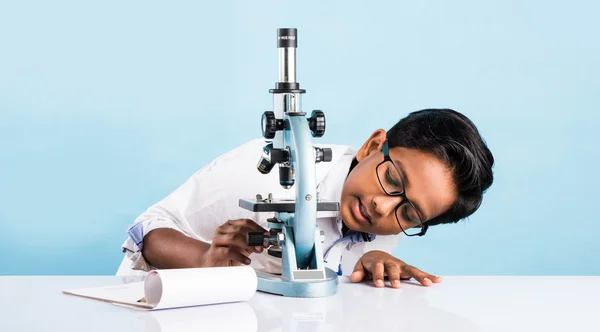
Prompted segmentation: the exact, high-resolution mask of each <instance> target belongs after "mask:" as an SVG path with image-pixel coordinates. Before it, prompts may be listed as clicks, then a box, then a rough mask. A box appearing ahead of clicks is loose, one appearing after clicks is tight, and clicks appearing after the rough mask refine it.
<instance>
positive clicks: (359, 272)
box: [350, 260, 365, 282]
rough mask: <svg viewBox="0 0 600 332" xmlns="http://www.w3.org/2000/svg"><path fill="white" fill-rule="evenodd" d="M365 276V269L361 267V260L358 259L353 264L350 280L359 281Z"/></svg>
mask: <svg viewBox="0 0 600 332" xmlns="http://www.w3.org/2000/svg"><path fill="white" fill-rule="evenodd" d="M364 277H365V270H364V268H363V265H362V262H361V261H360V260H359V261H358V262H357V263H356V266H354V271H353V272H352V274H351V275H350V281H352V282H360V281H362V280H363V278H364Z"/></svg>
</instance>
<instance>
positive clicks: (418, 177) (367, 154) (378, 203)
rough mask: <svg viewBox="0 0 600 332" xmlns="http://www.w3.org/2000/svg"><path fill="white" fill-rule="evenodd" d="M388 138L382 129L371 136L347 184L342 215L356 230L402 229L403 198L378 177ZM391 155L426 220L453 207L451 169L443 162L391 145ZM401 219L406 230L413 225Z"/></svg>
mask: <svg viewBox="0 0 600 332" xmlns="http://www.w3.org/2000/svg"><path fill="white" fill-rule="evenodd" d="M385 139H386V133H385V131H384V130H382V129H379V130H377V131H375V132H374V133H373V134H372V135H371V137H369V139H368V140H367V141H366V142H365V144H363V146H362V147H361V148H360V149H359V150H358V152H357V155H356V159H357V160H358V164H357V165H356V167H354V169H353V170H352V171H351V172H350V174H349V175H348V178H347V179H346V182H345V183H344V188H343V190H342V198H341V202H340V214H341V216H342V219H343V220H344V223H345V224H346V226H347V227H348V228H350V229H352V230H356V231H362V232H367V233H371V234H380V235H389V234H398V233H401V232H402V229H401V228H400V226H399V225H398V221H397V220H396V214H395V210H396V207H397V206H398V205H399V204H400V202H401V201H402V198H401V197H399V196H388V195H387V194H386V193H385V192H384V191H383V189H382V187H381V185H380V184H379V180H378V179H377V171H376V167H377V165H378V164H379V163H381V162H382V161H383V152H382V151H381V150H382V148H383V145H384V143H385ZM389 155H390V158H391V159H392V161H393V162H394V164H395V165H396V167H397V168H398V169H399V170H400V171H401V172H403V173H404V174H405V177H403V178H402V181H403V183H404V186H405V194H406V197H407V198H408V199H409V200H410V201H411V202H412V203H413V205H415V206H416V207H417V209H419V211H418V212H419V213H420V215H421V217H422V220H423V222H425V221H427V220H430V219H432V218H434V217H436V216H438V215H440V214H442V213H443V212H445V211H446V210H447V209H448V208H450V206H451V205H452V203H453V202H454V200H455V199H456V194H455V189H454V183H453V181H452V177H451V174H450V171H449V170H448V169H447V167H446V165H444V163H443V162H442V161H440V160H438V159H437V158H435V157H434V156H432V155H430V154H427V153H424V152H421V151H419V150H414V149H407V148H402V147H395V148H391V149H390V150H389ZM365 217H366V218H365ZM400 222H401V223H402V227H404V228H405V229H406V228H409V227H410V225H409V224H408V223H405V222H404V220H403V219H401V220H400Z"/></svg>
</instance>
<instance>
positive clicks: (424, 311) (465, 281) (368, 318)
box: [0, 277, 600, 332]
mask: <svg viewBox="0 0 600 332" xmlns="http://www.w3.org/2000/svg"><path fill="white" fill-rule="evenodd" d="M131 281H139V279H135V280H134V279H129V280H126V279H125V278H121V277H0V331H78V332H80V331H86V332H87V331H103V332H117V331H128V332H134V331H144V332H155V331H162V332H166V331H177V332H185V331H195V332H204V331H236V332H238V331H239V332H241V331H252V332H254V331H311V332H312V331H344V332H346V331H367V332H376V331H386V332H387V331H461V332H468V331H502V332H507V331H511V332H512V331H560V332H567V331H578V332H580V331H596V332H598V331H600V304H599V303H600V277H446V278H444V281H443V282H442V283H441V284H436V285H433V286H432V287H422V286H418V285H415V284H409V283H405V284H404V286H403V288H402V289H401V290H398V289H393V288H389V287H387V288H383V289H378V288H375V287H373V286H371V284H368V283H364V284H351V283H350V282H349V281H348V280H347V278H346V277H343V278H342V279H341V280H340V287H339V290H338V293H337V294H336V295H334V296H331V297H328V298H318V299H296V298H285V297H279V296H275V295H269V294H264V293H256V294H255V295H254V297H253V298H252V299H251V300H250V301H248V302H240V303H233V304H222V305H214V306H205V307H194V308H185V309H173V310H164V311H157V312H144V311H137V310H134V309H127V308H123V307H118V306H114V305H111V304H107V303H103V302H99V301H94V300H88V299H83V298H78V297H74V296H69V295H64V294H62V293H61V291H62V290H64V289H73V288H84V287H96V286H106V285H113V284H114V285H116V284H120V283H123V282H131Z"/></svg>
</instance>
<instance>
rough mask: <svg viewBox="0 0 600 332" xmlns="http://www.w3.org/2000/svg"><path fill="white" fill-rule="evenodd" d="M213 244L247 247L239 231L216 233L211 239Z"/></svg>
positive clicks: (244, 238)
mask: <svg viewBox="0 0 600 332" xmlns="http://www.w3.org/2000/svg"><path fill="white" fill-rule="evenodd" d="M213 245H216V246H219V247H238V248H244V249H245V248H247V247H248V244H246V237H245V236H244V235H242V234H239V233H226V234H217V235H215V237H214V239H213Z"/></svg>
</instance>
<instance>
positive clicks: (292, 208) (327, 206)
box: [240, 199, 340, 213]
mask: <svg viewBox="0 0 600 332" xmlns="http://www.w3.org/2000/svg"><path fill="white" fill-rule="evenodd" d="M240 207H241V208H243V209H246V210H249V211H253V212H287V213H294V212H296V201H295V200H287V199H272V200H270V201H268V200H256V199H240ZM339 209H340V203H338V202H329V201H318V202H317V211H339Z"/></svg>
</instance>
